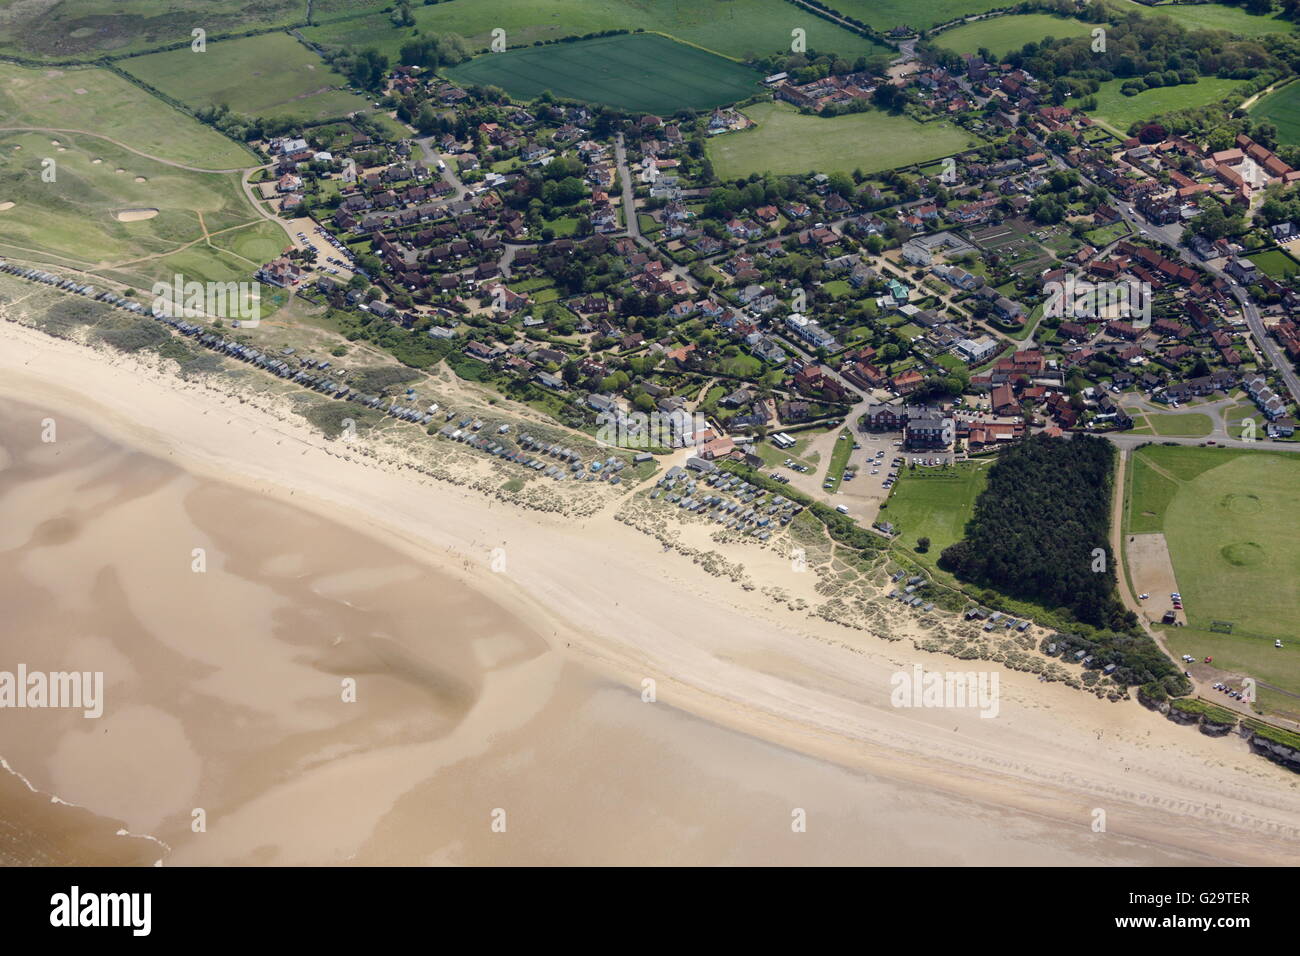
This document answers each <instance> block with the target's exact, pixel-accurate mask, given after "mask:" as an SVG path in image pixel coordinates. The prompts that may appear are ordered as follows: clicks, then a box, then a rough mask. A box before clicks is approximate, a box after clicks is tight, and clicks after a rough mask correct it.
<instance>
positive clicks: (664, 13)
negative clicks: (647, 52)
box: [303, 0, 892, 59]
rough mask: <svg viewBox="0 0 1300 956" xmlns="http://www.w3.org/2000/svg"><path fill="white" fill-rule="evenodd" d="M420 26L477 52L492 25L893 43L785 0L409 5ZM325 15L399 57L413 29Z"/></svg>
mask: <svg viewBox="0 0 1300 956" xmlns="http://www.w3.org/2000/svg"><path fill="white" fill-rule="evenodd" d="M411 14H412V16H413V17H414V18H415V24H416V26H415V29H417V30H419V31H420V32H421V33H423V34H430V33H438V34H442V33H457V34H460V35H461V36H463V37H464V38H465V39H466V40H468V41H469V43H470V46H471V47H472V48H473V49H476V50H486V49H487V47H488V43H489V41H490V40H491V33H492V30H494V29H498V28H499V29H502V30H504V31H505V33H506V44H507V45H508V46H510V47H521V46H530V45H532V44H533V43H535V42H537V41H539V40H543V41H544V40H558V39H562V38H564V37H571V36H584V35H586V34H589V33H599V32H601V31H604V30H638V29H639V30H646V31H650V32H657V33H664V34H667V35H669V36H672V37H675V38H677V39H679V40H684V41H686V42H687V43H692V44H695V45H697V46H701V47H704V48H705V49H708V50H713V51H715V52H717V53H721V54H724V55H725V56H730V57H735V58H738V59H741V58H745V57H746V56H747V55H748V54H769V53H777V52H779V51H782V50H789V49H790V39H791V38H790V31H791V30H793V29H794V28H796V27H799V28H801V29H803V30H805V31H806V33H807V44H808V49H809V50H816V51H822V52H827V53H836V54H839V55H841V56H847V57H854V58H856V57H858V56H864V55H865V56H874V55H881V54H888V53H891V52H892V48H891V47H886V46H884V45H882V44H879V43H876V42H875V41H873V40H871V39H869V38H868V37H863V36H859V35H858V34H856V33H853V32H852V31H850V30H846V29H844V28H843V27H841V26H838V25H836V24H834V23H830V22H829V21H826V20H823V19H821V18H820V17H817V16H814V15H813V14H811V13H809V12H807V11H806V10H801V9H799V8H798V7H796V6H794V5H792V4H790V3H787V2H786V0H532V2H529V3H521V2H519V0H445V2H443V3H436V4H432V5H429V6H423V5H418V4H412V5H411ZM333 16H334V15H333V14H331V13H328V12H324V13H322V14H321V15H320V16H318V17H317V20H318V21H320V22H319V25H318V26H314V27H310V28H308V29H306V30H304V31H303V34H304V36H306V37H307V38H308V39H309V40H311V41H312V42H314V43H320V44H323V45H327V46H329V45H332V46H344V45H350V46H353V47H356V48H358V49H361V48H365V47H375V48H377V49H379V50H381V51H383V52H385V53H387V54H388V55H389V56H394V57H395V56H396V55H397V53H398V51H399V50H400V48H401V45H402V44H403V43H406V42H408V41H409V39H410V37H411V34H412V31H411V30H409V29H398V28H397V27H395V26H394V25H393V23H392V21H391V19H389V15H388V14H387V13H382V12H376V13H372V14H369V15H366V16H361V17H348V18H346V19H334V18H333Z"/></svg>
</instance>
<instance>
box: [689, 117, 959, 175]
mask: <svg viewBox="0 0 1300 956" xmlns="http://www.w3.org/2000/svg"><path fill="white" fill-rule="evenodd" d="M745 113H746V115H748V116H749V117H750V119H752V120H754V122H755V123H757V124H758V125H757V127H755V128H753V129H748V130H745V131H743V132H740V133H728V134H726V135H725V136H717V137H714V138H713V139H711V140H709V142H708V151H709V158H710V159H711V160H712V161H713V167H714V169H715V170H716V172H717V174H718V177H719V178H720V179H736V178H741V177H745V176H748V175H750V174H751V173H763V172H772V173H777V174H798V173H806V172H811V171H813V170H816V171H818V172H827V173H831V172H852V171H853V170H854V169H861V170H863V171H864V172H868V173H871V172H878V171H880V170H882V169H893V168H895V167H898V166H909V165H911V164H913V163H921V162H926V161H928V160H931V159H936V158H938V157H940V156H948V155H951V154H952V153H957V152H961V151H962V150H964V149H966V148H967V147H969V146H970V145H972V144H973V142H974V141H973V140H972V139H971V138H970V137H969V136H968V135H967V134H966V133H965V132H964V131H963V130H961V129H959V128H958V127H956V126H952V125H950V124H948V123H942V122H939V123H926V124H921V123H917V122H916V121H914V120H911V119H908V118H907V117H905V116H892V115H890V114H889V113H883V112H880V111H878V110H872V111H870V112H867V113H857V114H854V115H851V116H837V117H834V118H832V119H826V118H823V117H819V116H804V115H801V114H800V113H799V111H798V110H796V109H795V108H794V107H793V106H791V105H789V104H788V103H759V104H757V105H755V106H751V107H748V108H747V109H746V110H745Z"/></svg>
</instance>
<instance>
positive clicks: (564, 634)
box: [0, 322, 1300, 864]
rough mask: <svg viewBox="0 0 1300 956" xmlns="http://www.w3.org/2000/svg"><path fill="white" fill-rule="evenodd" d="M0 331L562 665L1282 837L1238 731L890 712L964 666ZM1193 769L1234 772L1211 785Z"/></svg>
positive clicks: (1186, 848)
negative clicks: (912, 671)
mask: <svg viewBox="0 0 1300 956" xmlns="http://www.w3.org/2000/svg"><path fill="white" fill-rule="evenodd" d="M0 341H2V342H3V344H4V348H3V349H0V371H2V372H3V377H0V394H4V395H7V396H9V397H12V398H14V399H15V400H17V401H20V402H23V403H25V404H27V405H29V406H30V405H37V406H40V405H44V406H46V407H49V408H51V409H52V410H54V411H55V412H57V413H60V414H67V415H70V416H72V417H75V418H79V419H81V420H83V421H86V422H88V423H90V424H92V425H93V427H95V428H96V429H97V430H100V431H102V432H103V433H104V434H106V435H108V436H111V437H113V438H114V439H115V440H118V441H120V442H122V443H123V444H125V445H129V446H131V447H135V448H139V449H141V450H144V451H147V452H149V453H151V454H154V455H157V456H158V457H160V458H162V459H164V460H170V461H172V462H174V463H176V464H177V465H178V466H180V467H182V468H184V469H186V470H187V471H191V472H192V473H194V474H197V475H202V476H205V477H209V478H213V479H216V480H220V481H222V482H225V483H227V484H232V485H235V486H238V487H241V488H244V489H246V490H251V491H254V492H256V493H259V494H264V495H267V496H270V497H272V498H275V499H277V500H280V501H284V502H287V503H289V504H292V505H294V506H297V507H299V508H302V509H304V510H306V511H309V512H312V513H314V514H316V515H319V516H322V517H325V518H328V519H329V520H330V521H334V522H338V523H340V524H342V525H345V526H347V527H350V528H352V529H354V530H358V531H361V532H362V533H364V534H366V535H368V536H370V537H373V538H379V539H381V540H383V541H384V542H385V543H387V544H389V545H391V546H393V547H395V548H397V549H399V550H401V551H403V552H404V553H406V554H407V555H409V556H411V557H412V558H414V559H416V560H418V561H420V562H422V563H424V564H426V565H429V566H431V567H434V568H436V569H438V570H439V571H441V572H444V573H446V574H448V575H450V576H451V577H452V578H454V579H455V580H457V581H458V582H459V583H460V584H462V585H463V586H466V587H469V588H471V589H473V590H475V591H477V592H478V593H479V594H481V595H483V596H485V597H486V598H488V599H489V600H491V601H493V602H496V603H498V604H500V605H502V606H503V607H506V608H507V609H509V610H510V611H511V612H513V613H515V614H518V615H519V616H521V617H524V618H526V619H528V620H529V622H530V624H531V625H532V626H533V627H534V629H535V630H536V631H537V633H539V634H541V635H542V636H543V637H544V638H545V639H546V640H548V641H549V642H550V643H551V645H552V647H553V648H555V649H556V650H558V651H560V652H561V653H562V654H564V655H565V656H566V657H567V658H569V659H571V660H573V661H574V662H576V663H578V664H580V665H582V666H584V667H587V668H589V669H591V670H593V671H595V672H597V673H599V674H601V675H603V676H606V677H608V678H610V679H612V680H615V681H617V682H618V683H620V684H622V685H623V686H625V687H629V688H632V689H635V690H638V691H639V689H640V686H641V681H642V679H643V678H645V677H653V678H654V679H655V680H656V681H657V683H658V694H659V699H660V700H661V701H662V702H664V703H667V704H669V705H670V706H673V707H677V708H679V709H681V710H685V711H688V712H690V713H693V714H695V715H697V716H700V717H703V718H705V719H707V720H710V721H712V722H714V723H716V724H718V725H721V726H724V727H727V728H729V729H732V730H737V731H740V732H742V733H745V734H747V735H749V736H752V737H755V738H758V739H761V740H765V741H768V742H771V743H774V744H777V745H779V746H782V747H785V748H787V749H790V750H792V751H796V752H799V753H803V754H807V755H810V756H814V757H817V758H820V759H823V760H827V761H829V762H831V763H834V764H836V765H838V766H841V767H846V768H850V769H855V770H859V771H865V772H867V773H869V774H872V775H879V776H880V777H884V778H889V779H893V780H899V781H904V782H909V783H913V784H919V785H922V786H925V787H929V788H932V789H934V790H937V791H940V792H942V793H945V794H950V795H957V796H960V797H963V798H966V799H970V800H974V801H977V802H979V803H980V804H983V805H984V806H986V807H989V808H996V807H999V806H1002V807H1007V808H1011V809H1015V810H1017V811H1020V812H1024V813H1030V814H1035V815H1040V816H1042V817H1044V818H1046V819H1050V820H1052V821H1061V822H1066V823H1067V824H1069V825H1070V826H1078V827H1079V828H1080V829H1083V828H1086V827H1088V826H1089V825H1090V823H1091V816H1090V813H1091V809H1092V808H1094V807H1099V806H1101V807H1109V808H1112V809H1111V814H1110V815H1111V818H1112V820H1113V823H1112V826H1111V833H1112V834H1114V835H1117V836H1120V837H1121V839H1124V840H1127V841H1130V842H1132V841H1138V842H1142V843H1147V844H1150V845H1152V846H1155V847H1163V848H1173V849H1176V850H1178V851H1181V852H1185V853H1189V854H1192V855H1193V856H1196V857H1199V858H1201V859H1203V860H1204V861H1205V862H1243V863H1248V862H1256V863H1265V864H1268V863H1275V864H1281V863H1283V862H1285V860H1286V859H1287V858H1288V857H1294V855H1295V851H1296V849H1300V796H1298V795H1297V784H1296V783H1295V782H1294V778H1293V777H1292V776H1291V775H1289V774H1287V773H1286V772H1285V771H1282V770H1280V769H1278V768H1276V767H1273V766H1272V765H1269V764H1267V762H1266V761H1261V760H1260V759H1259V758H1257V757H1254V756H1252V755H1250V754H1249V752H1248V750H1247V749H1246V745H1245V743H1244V742H1236V741H1232V742H1228V743H1227V744H1225V742H1223V741H1215V740H1210V739H1208V738H1203V737H1202V736H1201V735H1200V734H1197V733H1195V732H1194V731H1192V730H1191V729H1187V728H1179V727H1175V726H1174V725H1172V724H1170V723H1169V722H1168V721H1165V720H1163V719H1162V718H1159V717H1158V716H1156V715H1152V714H1150V713H1149V712H1147V711H1145V710H1143V709H1142V708H1140V707H1139V706H1136V705H1135V704H1133V703H1132V702H1129V703H1127V704H1125V703H1121V704H1118V705H1116V704H1110V703H1107V702H1104V701H1100V700H1097V699H1096V698H1094V697H1091V696H1089V695H1085V694H1082V693H1079V692H1077V691H1073V690H1070V689H1068V688H1065V687H1063V686H1059V685H1051V684H1044V683H1040V682H1038V681H1037V680H1036V679H1035V678H1034V676H1033V675H1032V674H1027V673H1019V672H1015V671H1010V670H1002V671H1000V676H1001V678H1002V680H1003V686H1004V691H1003V698H1004V701H1003V702H1004V708H1003V710H1004V714H1003V717H1002V719H1000V720H992V721H985V720H980V719H979V718H978V716H977V715H976V714H974V713H959V714H954V713H953V712H951V711H948V712H942V711H940V712H936V711H925V710H908V711H900V710H898V709H894V708H891V707H889V704H888V702H889V691H890V686H889V681H888V677H889V675H890V674H891V673H893V672H896V671H897V670H899V669H902V668H905V667H910V666H911V665H912V664H913V663H921V664H922V665H923V666H925V667H926V668H927V669H929V670H945V669H947V670H957V669H964V666H963V665H961V664H957V663H955V662H954V660H955V659H954V658H951V657H947V656H944V655H940V654H931V653H927V652H922V651H919V650H915V649H913V648H912V647H911V646H910V645H908V644H907V643H906V642H895V643H888V642H885V641H882V640H879V639H877V638H873V637H871V636H870V635H868V634H867V633H865V632H860V631H852V630H850V629H847V628H844V627H841V626H838V625H834V624H831V623H829V622H825V621H821V620H817V619H812V618H808V617H806V616H800V615H798V614H796V613H795V612H790V611H784V610H776V609H773V608H770V607H767V606H762V605H760V598H759V597H758V596H757V594H753V593H751V594H749V595H748V597H747V596H746V594H745V592H744V591H742V590H741V588H739V587H738V586H736V585H734V584H732V583H731V582H728V581H721V580H718V579H715V578H711V577H709V576H707V575H704V574H701V573H700V572H699V570H698V569H696V568H695V567H694V566H692V565H691V564H690V563H689V562H688V561H686V560H683V559H682V558H681V557H680V556H678V555H673V554H665V553H662V552H661V551H660V549H659V545H658V543H657V542H655V541H654V540H653V539H651V538H649V537H647V536H646V535H644V534H642V533H640V532H638V531H636V530H634V529H632V528H629V527H626V526H624V525H622V524H621V523H620V522H618V521H617V520H616V519H615V518H614V515H613V513H612V512H613V510H614V509H610V508H606V509H604V510H602V511H601V512H598V513H597V514H595V515H594V516H591V517H587V518H584V519H581V520H578V521H576V522H575V521H572V520H568V519H564V518H558V517H556V516H553V515H548V514H545V513H538V512H531V511H527V510H525V509H523V508H519V507H517V506H514V505H511V504H507V503H503V502H499V501H493V500H492V499H489V498H485V497H483V496H481V495H478V494H476V493H473V492H471V491H469V490H467V489H464V488H461V487H456V486H451V485H448V484H446V483H444V482H439V481H435V480H432V479H427V478H423V477H421V476H419V475H417V474H415V473H414V472H411V471H409V470H405V471H404V470H401V469H398V468H395V467H390V466H388V465H386V464H385V463H383V462H382V461H377V460H375V459H370V458H367V457H362V456H358V455H356V454H355V452H354V451H352V450H349V449H347V447H346V446H343V445H341V444H340V445H337V446H336V447H338V448H340V449H342V450H343V453H342V454H340V453H336V452H335V451H333V450H327V449H329V448H330V445H331V444H332V443H331V442H329V441H328V440H327V439H325V438H323V437H322V436H320V435H318V434H317V433H315V432H314V431H312V430H311V429H310V427H309V426H308V425H307V423H306V422H305V421H304V422H303V423H302V424H301V425H299V424H298V423H295V422H290V421H280V420H277V419H276V418H275V417H273V416H271V415H268V414H265V413H263V412H262V411H261V410H259V409H257V408H255V407H254V406H252V405H250V404H244V403H240V402H239V401H238V400H237V399H235V398H231V397H228V396H226V395H225V394H224V393H222V392H220V391H218V390H216V389H212V388H209V387H206V386H204V385H202V384H195V383H193V382H183V381H181V380H178V379H172V378H170V377H169V376H167V375H166V374H165V373H163V372H157V371H153V372H150V371H143V370H142V369H143V367H142V366H141V364H140V363H138V362H136V361H135V360H133V359H130V358H128V357H125V356H118V355H107V354H97V353H95V352H93V351H92V350H90V349H88V348H86V347H83V346H80V345H76V344H74V343H71V342H66V341H62V340H57V339H53V338H50V337H48V336H46V335H45V334H44V333H41V332H38V331H36V330H33V329H30V328H27V327H24V326H20V325H18V324H17V323H12V322H5V323H3V324H0ZM345 456H346V457H345ZM358 457H360V458H361V460H360V461H356V460H348V459H357V458H358ZM358 465H361V466H362V467H358ZM494 547H504V548H505V549H506V552H505V553H506V555H507V557H508V566H507V570H506V572H505V573H503V574H495V573H493V572H492V571H491V569H490V567H489V563H490V555H491V549H492V548H494ZM972 666H975V665H972ZM979 666H980V667H984V668H989V669H991V668H992V667H995V666H996V665H993V664H988V663H983V664H981V665H979ZM954 723H955V724H956V726H955V727H954V726H953V725H954ZM1171 755H1172V756H1171ZM1213 774H1222V775H1225V776H1226V775H1228V774H1233V775H1237V776H1243V775H1244V776H1245V777H1248V778H1249V780H1250V785H1249V786H1246V785H1245V782H1246V781H1245V780H1244V779H1243V780H1241V781H1240V782H1234V781H1230V782H1228V783H1224V782H1219V783H1217V784H1216V783H1214V782H1213V780H1209V779H1207V776H1209V775H1213ZM1234 783H1235V785H1234Z"/></svg>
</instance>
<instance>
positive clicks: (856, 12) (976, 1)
mask: <svg viewBox="0 0 1300 956" xmlns="http://www.w3.org/2000/svg"><path fill="white" fill-rule="evenodd" d="M825 5H826V6H828V7H830V8H831V9H832V10H834V11H836V12H837V13H842V14H843V15H844V16H846V17H851V18H852V19H854V20H857V21H859V22H861V23H865V24H866V25H867V26H869V27H875V28H876V29H878V30H888V29H889V28H891V27H896V26H901V25H904V24H906V25H907V26H909V27H912V28H914V29H917V30H928V29H930V27H933V26H937V25H938V24H940V23H947V22H948V21H950V20H956V19H957V18H958V17H962V16H969V15H971V14H974V13H987V12H988V11H989V10H997V9H999V8H1000V7H1006V6H1010V4H1008V3H1007V2H1006V0H827V2H826V4H825Z"/></svg>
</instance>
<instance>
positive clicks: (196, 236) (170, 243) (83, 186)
mask: <svg viewBox="0 0 1300 956" xmlns="http://www.w3.org/2000/svg"><path fill="white" fill-rule="evenodd" d="M52 138H57V139H58V140H59V143H60V146H58V147H55V146H52V145H51V142H50V141H51V139H52ZM16 146H17V147H21V149H14V147H16ZM47 154H50V155H53V156H55V157H57V160H58V167H57V169H58V181H57V183H58V188H57V189H55V188H48V189H41V188H33V186H32V185H31V183H32V176H31V169H30V167H29V165H28V162H29V161H28V160H25V159H22V158H20V157H36V156H44V155H47ZM96 160H98V162H96ZM118 170H121V172H118ZM138 180H142V181H138ZM0 195H3V196H4V197H5V199H4V201H8V202H14V203H15V204H16V205H15V206H14V207H13V208H12V209H9V210H6V211H5V212H0V223H2V224H3V225H2V227H0V229H2V231H0V250H3V251H0V255H3V254H5V252H9V253H10V254H12V255H15V256H20V257H22V258H25V259H36V260H39V261H44V262H49V263H51V264H54V265H59V264H62V265H66V266H71V267H73V268H77V269H81V270H84V271H87V272H96V273H99V274H102V275H106V276H112V277H114V278H117V279H119V280H120V281H123V282H127V283H129V284H131V285H133V286H136V287H139V286H141V285H144V286H148V285H150V284H152V282H153V281H154V280H156V279H159V278H166V279H168V280H170V279H171V276H172V275H173V274H174V273H176V272H180V273H182V274H183V275H185V277H186V278H187V279H189V278H195V279H213V280H221V281H226V280H231V279H235V280H239V279H248V278H250V277H251V274H252V272H253V271H254V269H255V268H256V266H257V265H261V264H262V262H264V261H266V259H265V258H263V256H264V255H265V254H267V253H269V254H270V255H269V256H267V258H269V257H271V256H274V255H275V254H277V253H278V252H280V251H281V250H283V248H284V247H285V246H286V245H288V242H287V239H286V236H285V234H284V232H283V230H281V229H279V228H278V227H277V226H275V225H274V224H273V223H270V222H266V221H265V220H263V219H261V218H260V217H258V216H257V215H256V214H255V212H254V211H253V210H252V209H251V208H249V206H248V201H247V199H245V197H244V194H243V192H242V191H241V189H240V187H239V174H238V173H198V172H191V171H189V170H184V169H179V168H177V167H175V166H169V165H164V164H162V163H159V162H155V161H153V160H147V159H144V158H142V157H140V156H138V155H136V154H135V153H131V152H128V151H127V150H125V149H122V148H121V147H118V146H114V145H113V144H111V143H109V142H107V141H105V140H103V139H100V138H98V137H93V136H87V135H77V134H67V133H61V134H58V135H57V137H52V136H51V135H50V134H47V133H0ZM134 209H147V210H156V213H157V214H156V215H154V216H153V217H152V218H148V219H143V220H139V221H133V222H123V221H120V220H119V219H118V218H117V214H119V213H121V212H122V211H123V210H134ZM205 228H206V230H207V236H205V232H204V230H205ZM228 230H229V231H228ZM208 237H210V238H208Z"/></svg>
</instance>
